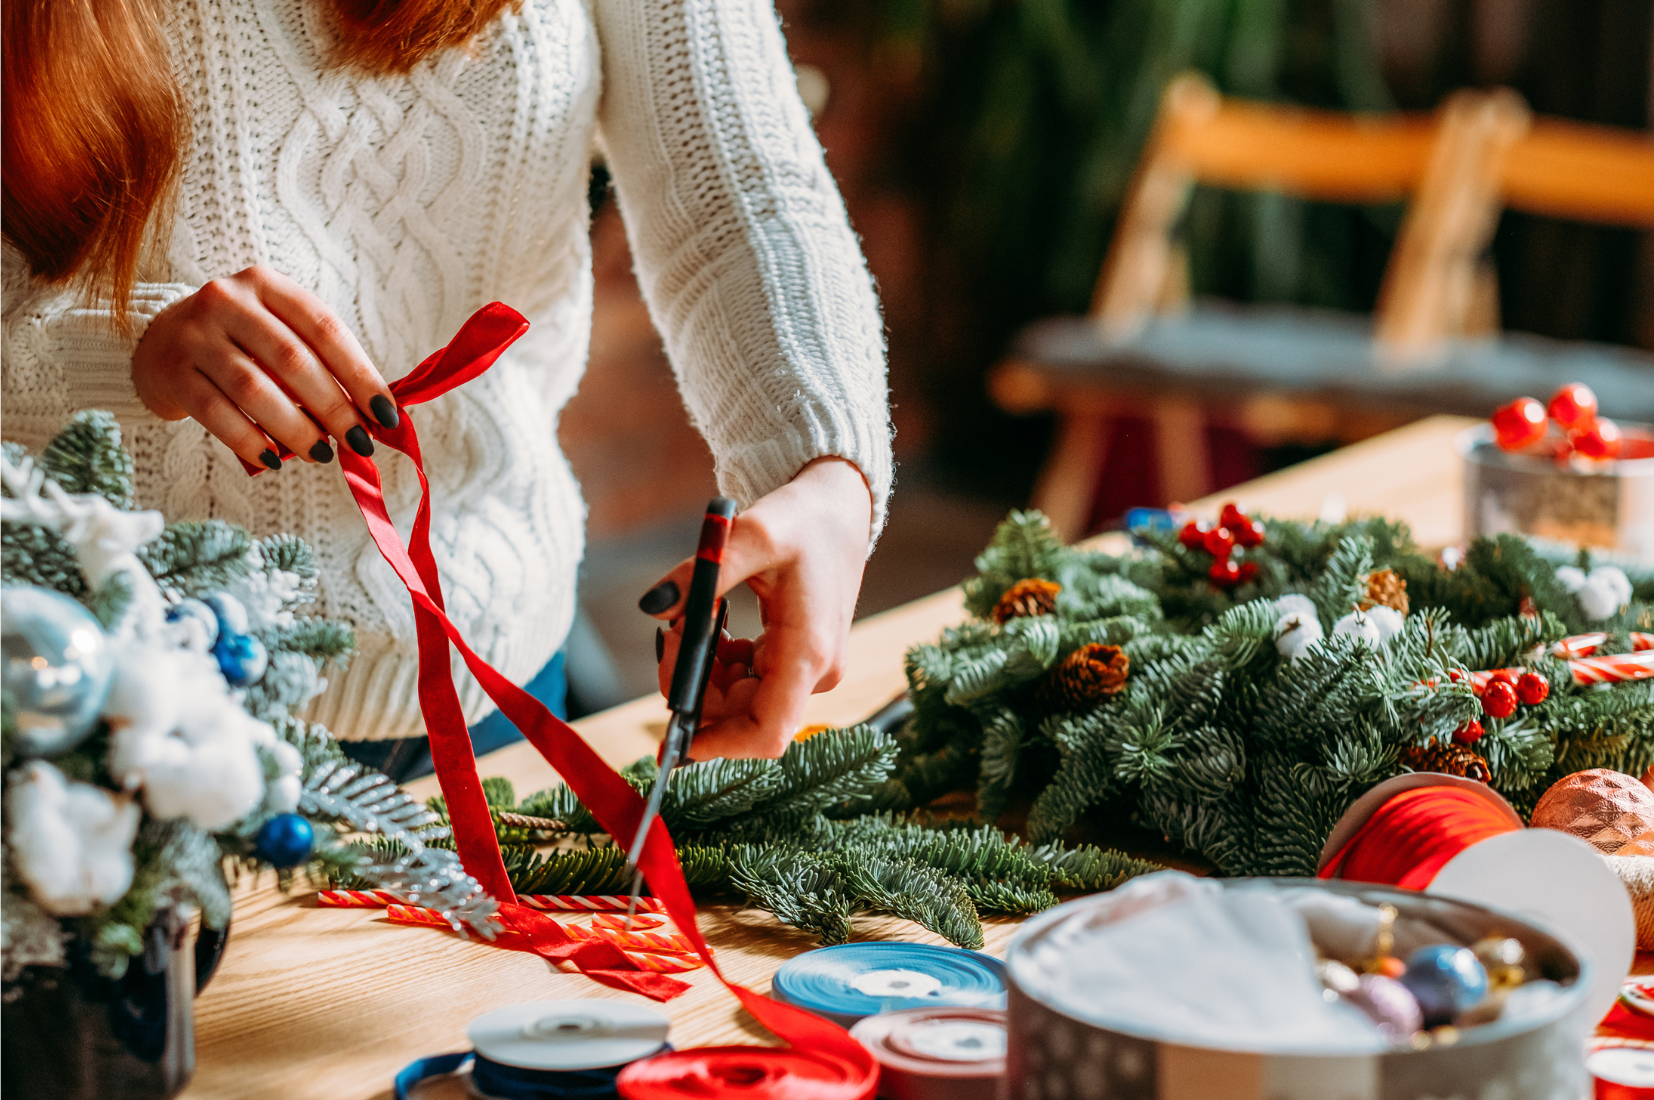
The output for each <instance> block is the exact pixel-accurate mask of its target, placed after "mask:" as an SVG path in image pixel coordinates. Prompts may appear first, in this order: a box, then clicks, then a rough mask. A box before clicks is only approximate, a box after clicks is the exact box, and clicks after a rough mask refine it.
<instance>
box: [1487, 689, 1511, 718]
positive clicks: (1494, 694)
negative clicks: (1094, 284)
mask: <svg viewBox="0 0 1654 1100" xmlns="http://www.w3.org/2000/svg"><path fill="white" fill-rule="evenodd" d="M1482 713H1483V714H1485V715H1487V716H1488V717H1489V718H1509V717H1510V716H1511V715H1513V714H1515V713H1516V689H1515V688H1513V687H1511V686H1510V684H1509V683H1508V682H1506V681H1504V680H1495V681H1493V682H1492V683H1491V684H1489V685H1488V686H1487V690H1486V691H1484V692H1482Z"/></svg>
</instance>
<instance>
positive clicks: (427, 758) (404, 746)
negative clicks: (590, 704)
mask: <svg viewBox="0 0 1654 1100" xmlns="http://www.w3.org/2000/svg"><path fill="white" fill-rule="evenodd" d="M523 690H524V691H526V692H528V693H529V694H530V695H532V696H534V698H536V699H538V700H540V702H542V703H544V704H545V705H546V709H548V710H550V711H551V713H553V714H555V715H556V716H557V717H559V718H567V717H568V692H569V679H568V676H567V674H565V672H564V671H563V654H562V653H558V654H557V655H556V656H554V657H553V658H552V659H551V660H549V661H547V662H546V667H544V668H542V669H541V670H540V671H539V672H537V673H535V674H534V679H532V680H530V681H529V682H528V683H526V684H524V685H523ZM470 732H471V748H472V750H473V751H474V752H475V753H476V754H477V755H478V756H481V755H482V754H483V753H488V752H493V751H494V750H495V749H503V748H504V747H505V746H507V745H509V744H511V743H512V742H513V741H521V740H522V739H523V735H522V733H521V732H520V731H519V730H518V729H517V727H516V726H514V725H512V724H511V719H509V718H507V717H506V716H505V715H503V714H501V713H500V712H499V711H497V710H496V711H495V712H494V713H493V714H490V715H489V716H488V717H487V718H484V719H483V720H482V721H480V722H478V723H477V724H476V725H474V726H472V727H471V731H470ZM339 747H340V748H341V749H343V750H345V755H346V756H348V757H350V758H351V759H352V760H355V761H356V762H357V763H359V764H366V765H367V766H368V767H370V768H374V769H377V770H378V771H381V772H384V773H385V774H386V775H388V776H390V777H391V778H392V779H394V780H396V781H397V782H398V783H406V782H407V781H408V780H410V779H418V778H419V777H420V776H422V775H430V774H431V773H432V772H433V771H435V770H436V769H435V767H434V766H433V765H432V763H431V744H430V741H428V740H427V739H426V738H424V737H403V738H397V739H393V740H389V741H341V742H339Z"/></svg>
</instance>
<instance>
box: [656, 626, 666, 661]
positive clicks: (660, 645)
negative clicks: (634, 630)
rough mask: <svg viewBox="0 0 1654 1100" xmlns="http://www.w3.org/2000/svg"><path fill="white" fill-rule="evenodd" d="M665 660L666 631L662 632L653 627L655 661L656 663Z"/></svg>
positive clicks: (658, 628)
mask: <svg viewBox="0 0 1654 1100" xmlns="http://www.w3.org/2000/svg"><path fill="white" fill-rule="evenodd" d="M665 659H666V631H664V630H662V629H661V628H660V627H658V626H657V627H655V660H656V661H664V660H665Z"/></svg>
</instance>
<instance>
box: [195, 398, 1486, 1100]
mask: <svg viewBox="0 0 1654 1100" xmlns="http://www.w3.org/2000/svg"><path fill="white" fill-rule="evenodd" d="M1469 423H1471V422H1470V421H1467V420H1462V419H1459V418H1455V417H1435V418H1432V419H1429V420H1424V421H1420V422H1419V423H1417V424H1413V425H1410V426H1408V427H1405V428H1401V429H1399V430H1397V431H1394V432H1390V433H1387V434H1385V435H1382V436H1379V437H1376V438H1374V439H1371V440H1368V441H1366V442H1364V443H1360V444H1357V445H1355V446H1353V447H1349V448H1346V449H1344V450H1342V451H1339V452H1337V453H1335V454H1331V455H1327V456H1324V457H1322V458H1318V459H1314V460H1312V461H1310V462H1306V463H1304V464H1302V465H1300V466H1295V467H1293V468H1292V469H1290V470H1285V471H1282V472H1281V473H1278V474H1272V475H1270V476H1268V477H1264V478H1259V479H1258V480H1256V481H1252V482H1248V483H1247V484H1245V485H1241V486H1238V487H1236V488H1234V489H1232V490H1229V491H1227V492H1224V493H1221V494H1218V495H1217V496H1214V497H1212V498H1209V499H1207V500H1203V501H1198V502H1196V504H1195V505H1194V509H1195V511H1196V512H1197V513H1201V514H1210V515H1213V516H1215V515H1216V513H1217V511H1218V508H1219V507H1220V505H1221V503H1222V502H1223V501H1226V500H1235V501H1237V502H1239V504H1240V506H1241V507H1242V508H1243V509H1244V510H1247V511H1258V512H1263V513H1267V514H1270V515H1275V516H1282V517H1299V518H1314V517H1315V516H1317V515H1318V514H1320V513H1321V511H1322V509H1323V507H1326V506H1328V505H1335V506H1343V507H1347V508H1348V509H1349V510H1350V512H1351V513H1352V514H1353V513H1371V514H1382V515H1387V516H1390V517H1393V518H1397V519H1404V520H1406V521H1407V522H1408V523H1410V524H1411V525H1412V527H1413V532H1414V537H1415V538H1416V539H1417V540H1418V541H1419V542H1420V543H1421V544H1422V545H1425V546H1442V545H1446V544H1447V543H1450V542H1453V541H1455V540H1456V539H1458V537H1459V529H1460V520H1459V499H1460V486H1461V481H1462V479H1461V475H1460V469H1459V463H1458V461H1457V459H1456V457H1455V455H1454V451H1453V447H1452V440H1453V436H1454V435H1455V434H1456V433H1457V432H1458V431H1459V430H1461V429H1462V428H1463V427H1465V426H1466V425H1467V424H1469ZM964 617H965V612H964V608H963V603H962V597H961V594H960V592H959V590H958V589H957V588H955V589H949V590H948V591H946V592H940V593H937V594H936V595H934V596H930V597H927V598H925V599H922V600H917V601H915V602H913V603H910V604H907V605H905V606H903V607H899V608H895V609H893V610H891V611H887V612H885V613H883V614H881V615H876V616H873V617H871V618H869V619H866V620H864V621H862V622H860V623H858V624H857V625H856V627H855V629H854V631H853V632H852V635H851V647H850V657H849V669H848V671H847V673H846V675H845V678H844V681H843V683H842V684H840V686H839V687H838V688H836V689H835V690H833V691H831V692H828V693H826V694H823V695H819V696H816V697H815V698H814V699H813V700H812V701H811V706H810V709H809V713H808V716H807V721H809V722H811V723H818V722H819V723H831V724H834V725H844V724H849V723H851V722H854V721H857V720H859V719H861V718H863V717H865V716H867V715H868V714H870V713H872V712H873V711H874V710H876V709H877V708H878V707H879V706H881V705H882V704H884V703H885V702H887V701H888V700H890V699H891V698H893V697H894V696H895V695H896V694H898V693H899V692H900V691H901V690H902V688H903V686H904V684H903V679H902V654H903V653H904V651H905V650H906V649H907V647H908V646H910V645H912V644H914V643H916V642H920V641H926V640H929V639H932V638H934V637H935V636H936V635H937V633H938V632H939V631H940V630H941V629H942V628H943V627H944V626H947V625H950V624H953V623H956V622H959V621H961V620H962V619H963V618H964ZM664 717H665V711H664V707H663V705H662V703H661V700H660V699H658V698H654V697H650V698H645V699H639V700H637V701H636V702H632V703H628V704H626V705H624V706H620V707H616V708H614V709H613V710H609V711H606V712H604V713H602V714H598V715H594V716H592V717H590V718H586V719H582V720H581V721H579V722H576V723H575V727H576V728H577V729H579V731H580V732H581V734H582V735H584V736H585V738H586V739H587V740H588V741H589V742H590V743H591V745H592V747H593V748H595V749H596V750H597V751H598V753H599V754H601V755H602V756H603V758H604V759H605V760H607V761H608V762H609V763H611V764H613V765H616V766H619V765H622V764H625V763H629V762H630V761H632V760H635V759H636V758H637V757H639V756H642V755H644V754H646V753H647V754H651V755H652V754H653V753H654V751H655V748H656V745H657V744H658V742H659V739H660V736H661V734H662V732H663V730H664ZM480 770H481V772H482V774H483V775H484V776H489V775H504V776H509V777H510V778H511V780H512V782H513V783H514V784H515V785H516V788H517V791H518V793H519V795H524V794H528V793H530V792H532V791H536V790H539V789H541V788H543V787H546V786H550V785H551V784H552V783H554V782H556V781H557V777H556V775H555V774H554V773H553V772H552V771H551V769H550V767H549V766H548V765H547V764H546V763H545V761H544V760H542V759H541V758H540V756H539V754H538V753H536V752H535V751H534V750H533V749H532V748H531V747H530V746H528V745H527V744H526V743H520V744H518V745H515V746H512V747H510V748H505V749H501V750H500V751H498V752H495V753H492V754H490V755H488V756H486V757H483V758H482V760H481V762H480ZM410 790H412V791H414V792H415V793H416V794H419V795H421V796H425V795H429V794H434V793H436V790H437V788H436V784H435V781H434V780H432V779H426V780H421V781H419V782H417V783H414V784H411V785H410ZM984 923H985V930H986V933H987V950H988V951H990V952H994V953H999V952H1001V951H1003V949H1004V946H1005V943H1006V941H1008V940H1009V939H1010V937H1011V934H1012V933H1013V932H1014V930H1015V927H1016V922H1015V920H1013V919H1010V918H1002V919H999V920H989V921H986V922H984ZM701 928H702V930H703V931H704V932H705V933H706V936H707V939H708V940H709V941H710V942H711V944H712V946H713V949H714V950H715V951H716V952H717V954H718V956H719V959H720V961H721V964H722V965H723V966H724V968H725V969H726V971H727V972H728V974H729V975H730V977H731V978H733V979H734V980H736V981H739V982H742V983H744V984H747V985H749V986H751V987H753V988H755V989H757V990H759V991H760V992H762V991H766V990H767V989H768V988H769V979H770V977H771V975H773V974H774V972H775V969H776V968H777V967H778V966H779V965H780V964H781V963H782V962H784V961H785V960H786V959H788V958H790V957H792V956H793V955H794V954H796V953H798V952H799V951H802V950H804V949H806V948H808V947H810V946H812V945H813V944H814V942H815V939H814V937H813V936H810V935H808V934H805V933H801V932H798V931H796V930H794V929H791V928H788V927H786V926H783V925H780V924H779V923H778V922H776V920H775V919H774V918H773V917H771V916H770V915H769V914H768V913H763V912H758V911H755V910H750V909H749V910H742V909H737V908H735V907H733V906H710V907H708V908H706V909H703V910H702V913H701ZM856 931H857V936H858V938H861V939H878V938H900V939H906V940H922V941H926V942H932V943H939V942H941V940H940V938H939V937H937V936H934V935H932V934H931V933H929V932H926V931H924V930H923V929H921V928H919V927H918V926H917V925H913V924H910V923H908V922H906V921H901V920H897V919H895V918H867V917H863V918H858V920H857V924H856ZM684 977H685V978H686V979H687V980H688V981H689V982H690V983H691V984H692V985H693V986H694V988H693V989H692V990H691V991H690V992H688V993H686V994H684V995H683V996H681V997H679V998H677V999H676V1000H674V1001H671V1002H669V1003H668V1004H666V1005H665V1006H663V1008H664V1011H665V1012H666V1013H667V1014H668V1015H669V1016H670V1017H671V1018H672V1041H673V1043H674V1044H675V1045H677V1046H678V1047H680V1048H683V1047H694V1046H703V1045H709V1044H714V1043H743V1042H747V1043H750V1042H769V1041H773V1040H772V1039H771V1038H770V1036H769V1035H768V1034H767V1033H766V1032H764V1031H763V1030H762V1029H760V1028H758V1027H757V1026H756V1024H755V1023H754V1022H753V1021H752V1020H751V1018H750V1017H748V1016H747V1015H746V1014H745V1012H744V1011H742V1010H739V1009H738V1008H737V1007H736V1004H735V1001H734V999H733V998H732V997H730V996H729V995H728V994H727V993H725V992H724V991H723V989H722V987H720V986H719V985H718V984H717V982H716V980H715V979H713V978H712V976H711V975H710V974H709V973H707V972H706V971H704V970H699V971H695V972H693V973H690V974H688V975H685V976H684ZM628 996H632V994H625V993H620V992H617V991H614V990H610V989H607V988H605V987H603V986H600V985H598V984H596V983H595V982H592V981H590V980H588V979H586V978H584V977H581V976H579V975H576V974H561V973H556V972H552V971H550V970H549V968H548V967H547V965H546V964H545V963H544V962H543V961H542V960H540V959H538V958H537V957H535V956H532V955H528V954H523V953H519V952H515V951H505V950H501V949H499V948H495V947H490V946H487V945H485V944H478V943H470V942H466V941H464V940H461V939H459V938H458V937H456V936H452V935H448V934H446V933H444V932H440V931H436V930H428V929H422V928H409V927H402V926H396V925H391V924H389V923H388V922H387V921H386V920H385V919H384V916H383V914H382V913H379V912H376V911H372V910H353V909H318V908H317V907H316V904H315V899H314V895H313V894H310V893H304V892H296V893H294V894H293V895H291V896H288V897H283V896H282V895H281V894H279V893H278V892H277V891H276V890H275V889H274V887H273V885H272V884H271V883H270V881H269V879H268V877H267V878H266V879H265V881H264V883H263V884H255V883H252V882H250V881H249V882H244V883H242V884H241V886H240V887H238V889H237V894H236V908H235V926H234V929H233V932H232V934H231V937H230V944H229V949H228V951H227V953H226V954H225V957H224V962H223V965H222V967H221V969H220V970H219V973H218V975H217V976H216V977H215V978H214V979H213V982H212V984H211V986H209V987H208V989H207V991H206V992H205V993H204V994H202V995H201V997H200V999H199V1000H198V1001H197V1002H196V1016H197V1025H196V1028H197V1030H196V1043H197V1057H198V1067H197V1070H196V1074H195V1080H194V1082H193V1083H192V1085H191V1086H190V1088H189V1089H188V1090H187V1091H186V1092H185V1093H184V1094H183V1095H184V1096H185V1097H188V1098H189V1100H228V1098H232V1097H233V1098H266V1097H267V1098H270V1100H276V1098H283V1100H299V1098H304V1097H316V1098H324V1097H325V1098H327V1100H369V1098H372V1100H388V1098H389V1097H390V1095H391V1079H392V1077H393V1076H394V1075H395V1073H396V1071H397V1070H399V1069H400V1068H401V1067H402V1066H404V1065H406V1064H407V1063H409V1062H410V1061H412V1060H414V1059H415V1058H418V1057H420V1056H422V1055H428V1054H439V1053H444V1052H447V1051H454V1050H463V1049H466V1048H467V1046H468V1044H467V1043H466V1040H465V1027H466V1024H467V1023H468V1022H469V1021H470V1020H471V1019H473V1018H474V1017H476V1016H480V1015H481V1014H483V1013H484V1012H487V1011H490V1010H492V1009H495V1008H499V1007H501V1006H503V1005H508V1004H514V1003H517V1002H520V1001H533V1000H555V999H563V998H576V997H628ZM460 1095H463V1092H462V1091H459V1090H458V1089H457V1087H456V1086H451V1085H437V1086H433V1087H428V1088H426V1089H424V1090H422V1093H421V1100H426V1098H427V1097H429V1098H431V1100H436V1098H437V1097H445V1096H456V1097H457V1096H460Z"/></svg>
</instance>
